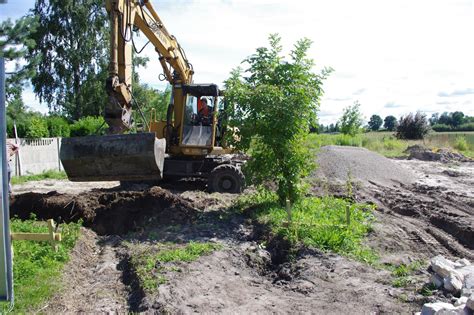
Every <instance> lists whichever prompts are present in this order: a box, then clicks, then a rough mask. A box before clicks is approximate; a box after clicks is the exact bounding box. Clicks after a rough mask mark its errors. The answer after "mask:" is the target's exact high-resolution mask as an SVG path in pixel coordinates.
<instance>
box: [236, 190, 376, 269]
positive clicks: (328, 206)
mask: <svg viewBox="0 0 474 315" xmlns="http://www.w3.org/2000/svg"><path fill="white" fill-rule="evenodd" d="M236 207H237V208H238V209H241V210H245V209H252V211H253V213H252V216H253V217H254V219H256V220H258V221H259V222H260V223H262V224H266V225H268V226H269V227H270V228H271V230H272V233H273V234H275V235H279V236H281V237H283V238H284V239H286V240H288V241H289V242H290V244H292V246H293V248H297V247H298V246H299V245H305V246H311V247H316V248H319V249H321V250H323V251H332V252H336V253H339V254H343V255H346V256H349V257H351V258H354V259H357V260H359V261H363V262H366V263H369V264H374V263H375V262H376V261H377V259H378V256H377V254H376V253H375V252H374V251H373V250H372V249H370V248H368V247H366V246H364V245H363V241H364V238H365V236H366V235H367V233H369V232H370V231H371V229H372V228H371V223H372V222H373V220H374V216H373V214H372V210H373V209H374V207H373V206H371V205H367V204H360V203H352V202H350V201H348V200H345V199H341V198H335V197H322V198H316V197H305V198H304V199H303V200H301V201H300V202H298V203H295V204H294V205H293V206H292V220H291V222H288V214H287V212H286V210H285V209H284V208H283V207H281V206H280V205H279V204H278V202H277V197H276V195H275V194H273V193H270V192H267V191H260V192H258V193H255V194H253V195H249V196H244V197H241V198H240V199H239V201H238V203H237V205H236ZM346 209H349V211H350V225H348V224H347V221H346Z"/></svg>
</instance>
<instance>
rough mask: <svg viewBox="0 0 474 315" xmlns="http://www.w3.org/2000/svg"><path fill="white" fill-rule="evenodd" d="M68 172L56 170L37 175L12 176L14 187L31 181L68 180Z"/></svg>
mask: <svg viewBox="0 0 474 315" xmlns="http://www.w3.org/2000/svg"><path fill="white" fill-rule="evenodd" d="M66 178H67V175H66V172H59V171H54V170H49V171H44V172H43V173H41V174H37V175H25V176H12V179H11V183H12V185H17V184H23V183H26V182H30V181H38V180H43V179H66Z"/></svg>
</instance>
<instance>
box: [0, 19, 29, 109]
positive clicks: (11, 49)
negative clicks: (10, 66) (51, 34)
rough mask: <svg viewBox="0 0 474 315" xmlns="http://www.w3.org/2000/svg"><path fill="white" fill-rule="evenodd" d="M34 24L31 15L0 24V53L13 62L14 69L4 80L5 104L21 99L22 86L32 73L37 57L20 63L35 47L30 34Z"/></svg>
mask: <svg viewBox="0 0 474 315" xmlns="http://www.w3.org/2000/svg"><path fill="white" fill-rule="evenodd" d="M36 26H37V21H36V18H35V17H31V16H25V17H22V18H20V19H18V20H16V21H15V22H12V21H11V20H10V19H8V20H6V21H4V22H2V23H1V24H0V54H1V56H3V57H4V58H5V60H7V61H14V62H15V70H14V71H13V73H11V74H10V75H8V76H7V78H6V81H5V94H6V102H7V105H10V103H11V102H13V101H15V102H17V103H18V102H19V101H21V92H22V90H23V87H24V85H25V84H26V83H27V82H28V80H29V79H31V77H32V76H33V75H34V66H35V65H36V64H37V59H35V58H31V59H29V62H28V63H27V64H26V65H22V63H21V61H22V60H23V58H25V57H26V55H27V52H28V49H33V48H34V47H35V41H34V40H32V39H31V38H30V34H31V32H32V31H34V30H35V29H36Z"/></svg>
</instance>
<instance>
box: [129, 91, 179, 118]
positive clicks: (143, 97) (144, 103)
mask: <svg viewBox="0 0 474 315" xmlns="http://www.w3.org/2000/svg"><path fill="white" fill-rule="evenodd" d="M133 97H134V99H135V103H136V104H138V106H140V108H141V110H142V111H143V113H144V114H145V117H146V119H147V120H150V115H151V112H152V110H153V109H154V110H155V113H156V119H157V120H164V119H166V112H167V110H168V104H169V103H170V98H171V87H170V86H168V87H167V88H166V89H165V90H164V91H159V90H155V89H153V88H151V87H150V86H148V85H147V84H140V83H138V82H137V83H136V84H134V85H133ZM137 112H138V110H137V109H136V110H135V112H134V113H135V121H140V120H141V117H140V118H138V117H137Z"/></svg>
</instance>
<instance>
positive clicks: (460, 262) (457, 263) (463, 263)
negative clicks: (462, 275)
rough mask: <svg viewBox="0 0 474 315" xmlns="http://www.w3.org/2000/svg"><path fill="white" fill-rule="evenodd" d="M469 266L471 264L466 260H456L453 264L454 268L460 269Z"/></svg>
mask: <svg viewBox="0 0 474 315" xmlns="http://www.w3.org/2000/svg"><path fill="white" fill-rule="evenodd" d="M470 264H471V262H470V261H469V260H467V259H466V258H463V259H458V260H456V261H455V262H454V266H455V268H461V267H465V266H469V265H470ZM458 266H459V267H458Z"/></svg>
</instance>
